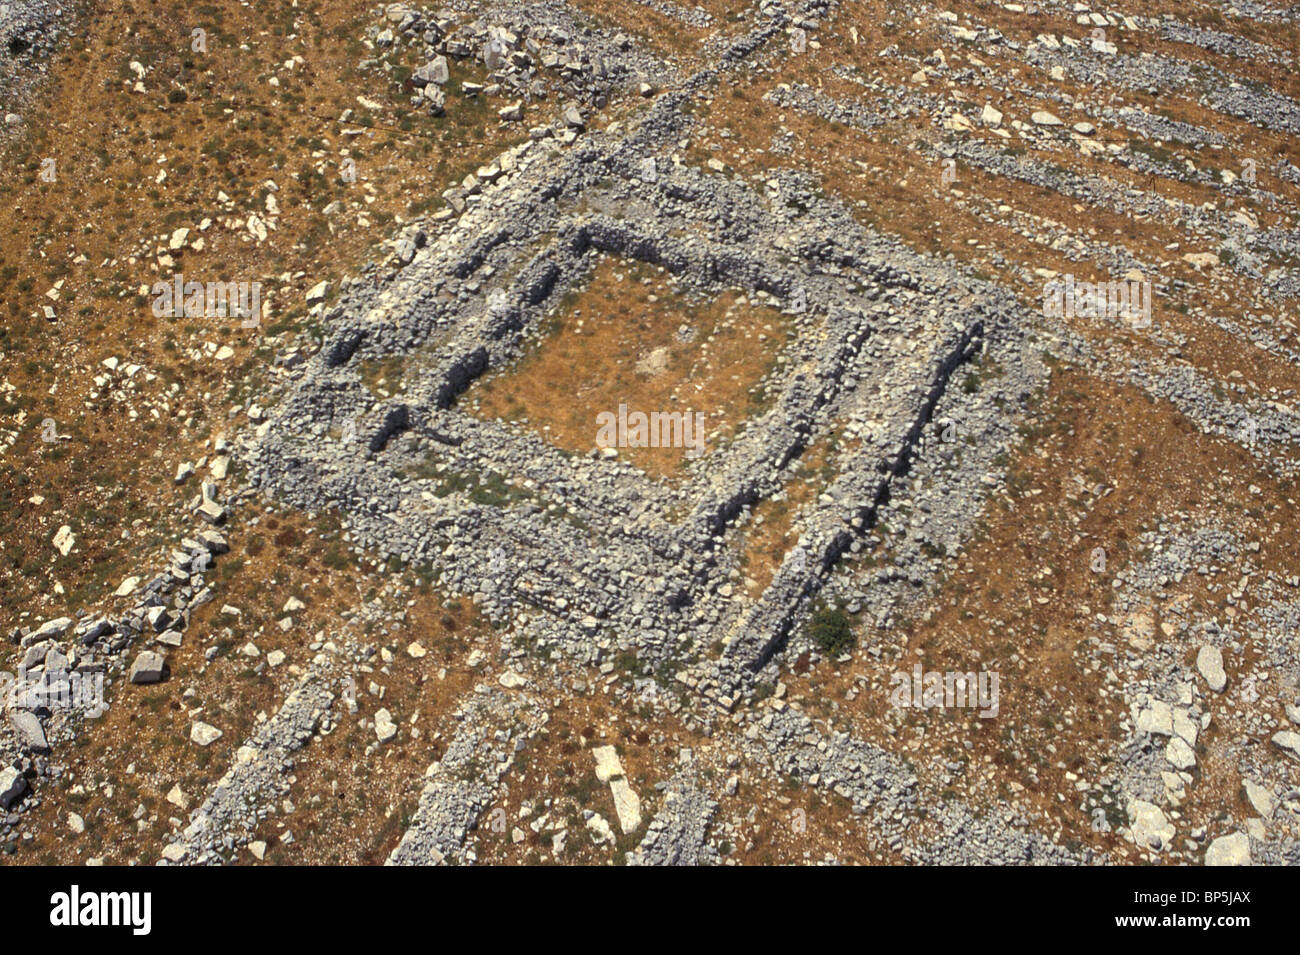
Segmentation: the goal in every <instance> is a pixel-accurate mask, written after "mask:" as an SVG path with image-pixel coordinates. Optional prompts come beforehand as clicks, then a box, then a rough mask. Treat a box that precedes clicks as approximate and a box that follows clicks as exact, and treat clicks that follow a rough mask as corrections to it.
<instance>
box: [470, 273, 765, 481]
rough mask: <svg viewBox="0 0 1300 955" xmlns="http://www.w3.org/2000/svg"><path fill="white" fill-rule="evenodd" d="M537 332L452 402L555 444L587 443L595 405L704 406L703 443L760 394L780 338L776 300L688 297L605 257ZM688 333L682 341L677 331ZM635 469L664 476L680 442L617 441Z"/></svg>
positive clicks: (723, 433)
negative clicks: (525, 347) (640, 444)
mask: <svg viewBox="0 0 1300 955" xmlns="http://www.w3.org/2000/svg"><path fill="white" fill-rule="evenodd" d="M549 323H550V324H549V327H548V328H547V329H546V331H545V335H544V338H543V339H542V340H540V341H539V342H537V343H536V344H535V345H534V346H533V348H532V350H531V351H530V352H529V353H528V354H526V355H525V356H524V357H523V358H522V359H520V360H519V361H518V362H517V363H516V364H515V365H513V366H512V367H510V368H507V369H505V370H503V371H502V372H500V373H498V374H494V375H490V376H486V377H484V378H483V379H482V380H480V381H479V382H476V383H475V384H474V385H473V386H471V388H470V389H469V390H468V391H467V392H466V394H465V396H464V397H462V399H461V400H462V401H463V402H466V403H469V404H471V406H474V407H476V409H477V410H476V412H475V413H477V414H479V415H481V416H483V417H489V418H504V419H507V420H523V421H527V423H528V425H529V426H530V427H532V428H533V429H535V430H536V431H538V432H539V433H541V434H542V435H543V436H545V437H546V439H547V440H548V441H550V442H551V443H552V444H555V445H557V446H558V447H561V448H565V449H568V450H570V451H573V452H576V453H579V454H584V453H587V452H589V451H591V450H592V449H593V448H594V447H596V433H597V415H598V414H600V413H601V412H606V411H608V412H611V413H613V414H617V413H618V408H619V405H620V404H626V405H627V406H628V410H629V412H631V411H643V412H645V413H647V414H649V413H650V412H656V411H658V412H677V411H681V412H690V413H694V412H703V413H704V415H705V419H704V420H705V422H706V430H707V433H708V434H709V439H708V442H707V444H706V455H707V451H708V450H709V449H712V448H714V447H716V446H717V445H718V444H719V443H720V442H722V441H725V440H726V439H727V437H728V436H729V435H731V434H732V433H733V432H734V430H735V428H736V426H737V425H738V424H739V423H740V422H741V421H743V420H744V419H745V418H747V417H749V416H750V415H751V414H752V413H753V412H754V411H755V410H757V409H758V408H759V407H760V406H761V404H760V402H759V399H758V398H757V396H756V395H755V394H754V389H755V387H756V386H757V385H758V383H759V381H760V380H761V379H762V378H763V376H764V375H765V374H766V373H767V371H768V370H769V369H770V368H771V367H772V363H773V362H774V360H775V359H776V357H777V354H778V353H779V351H780V350H781V347H782V346H783V345H784V343H785V340H786V327H787V326H786V323H785V321H784V317H783V316H782V314H781V312H780V311H778V310H777V309H776V308H774V307H771V306H766V305H761V304H758V303H755V302H752V301H749V300H748V299H747V298H746V296H744V295H742V294H740V293H737V292H728V293H726V294H724V295H722V296H720V297H718V298H717V299H715V300H713V301H708V302H698V301H694V300H692V299H690V298H688V297H686V296H685V295H683V294H681V293H680V292H679V291H677V290H676V289H675V288H674V286H673V284H672V283H671V282H670V281H669V280H668V279H667V278H665V276H664V275H663V274H661V273H660V272H659V271H657V270H655V269H653V268H651V267H649V266H645V265H642V264H639V263H633V262H627V261H620V260H613V259H606V260H604V261H603V262H601V263H600V264H599V265H598V266H597V268H596V269H595V271H594V273H593V275H592V277H591V281H590V283H589V284H588V286H587V287H586V288H585V289H584V290H583V291H582V292H580V293H578V294H577V295H576V296H572V297H571V302H570V303H566V304H561V305H560V306H559V307H558V309H557V311H556V313H555V314H554V315H553V316H552V317H551V318H550V319H549ZM683 327H686V328H689V329H690V330H691V332H692V333H693V337H692V338H691V340H689V341H686V340H684V339H683V336H681V335H679V334H678V332H679V330H680V329H682V328H683ZM619 454H620V456H626V457H627V459H628V460H630V461H632V463H634V464H635V465H637V466H638V467H641V468H643V469H645V470H646V471H647V472H649V473H652V474H656V475H661V476H665V475H672V474H674V473H675V472H677V471H678V470H679V469H680V468H681V467H682V465H683V464H684V462H685V461H686V460H687V457H686V449H684V448H626V449H622V448H620V449H619Z"/></svg>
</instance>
